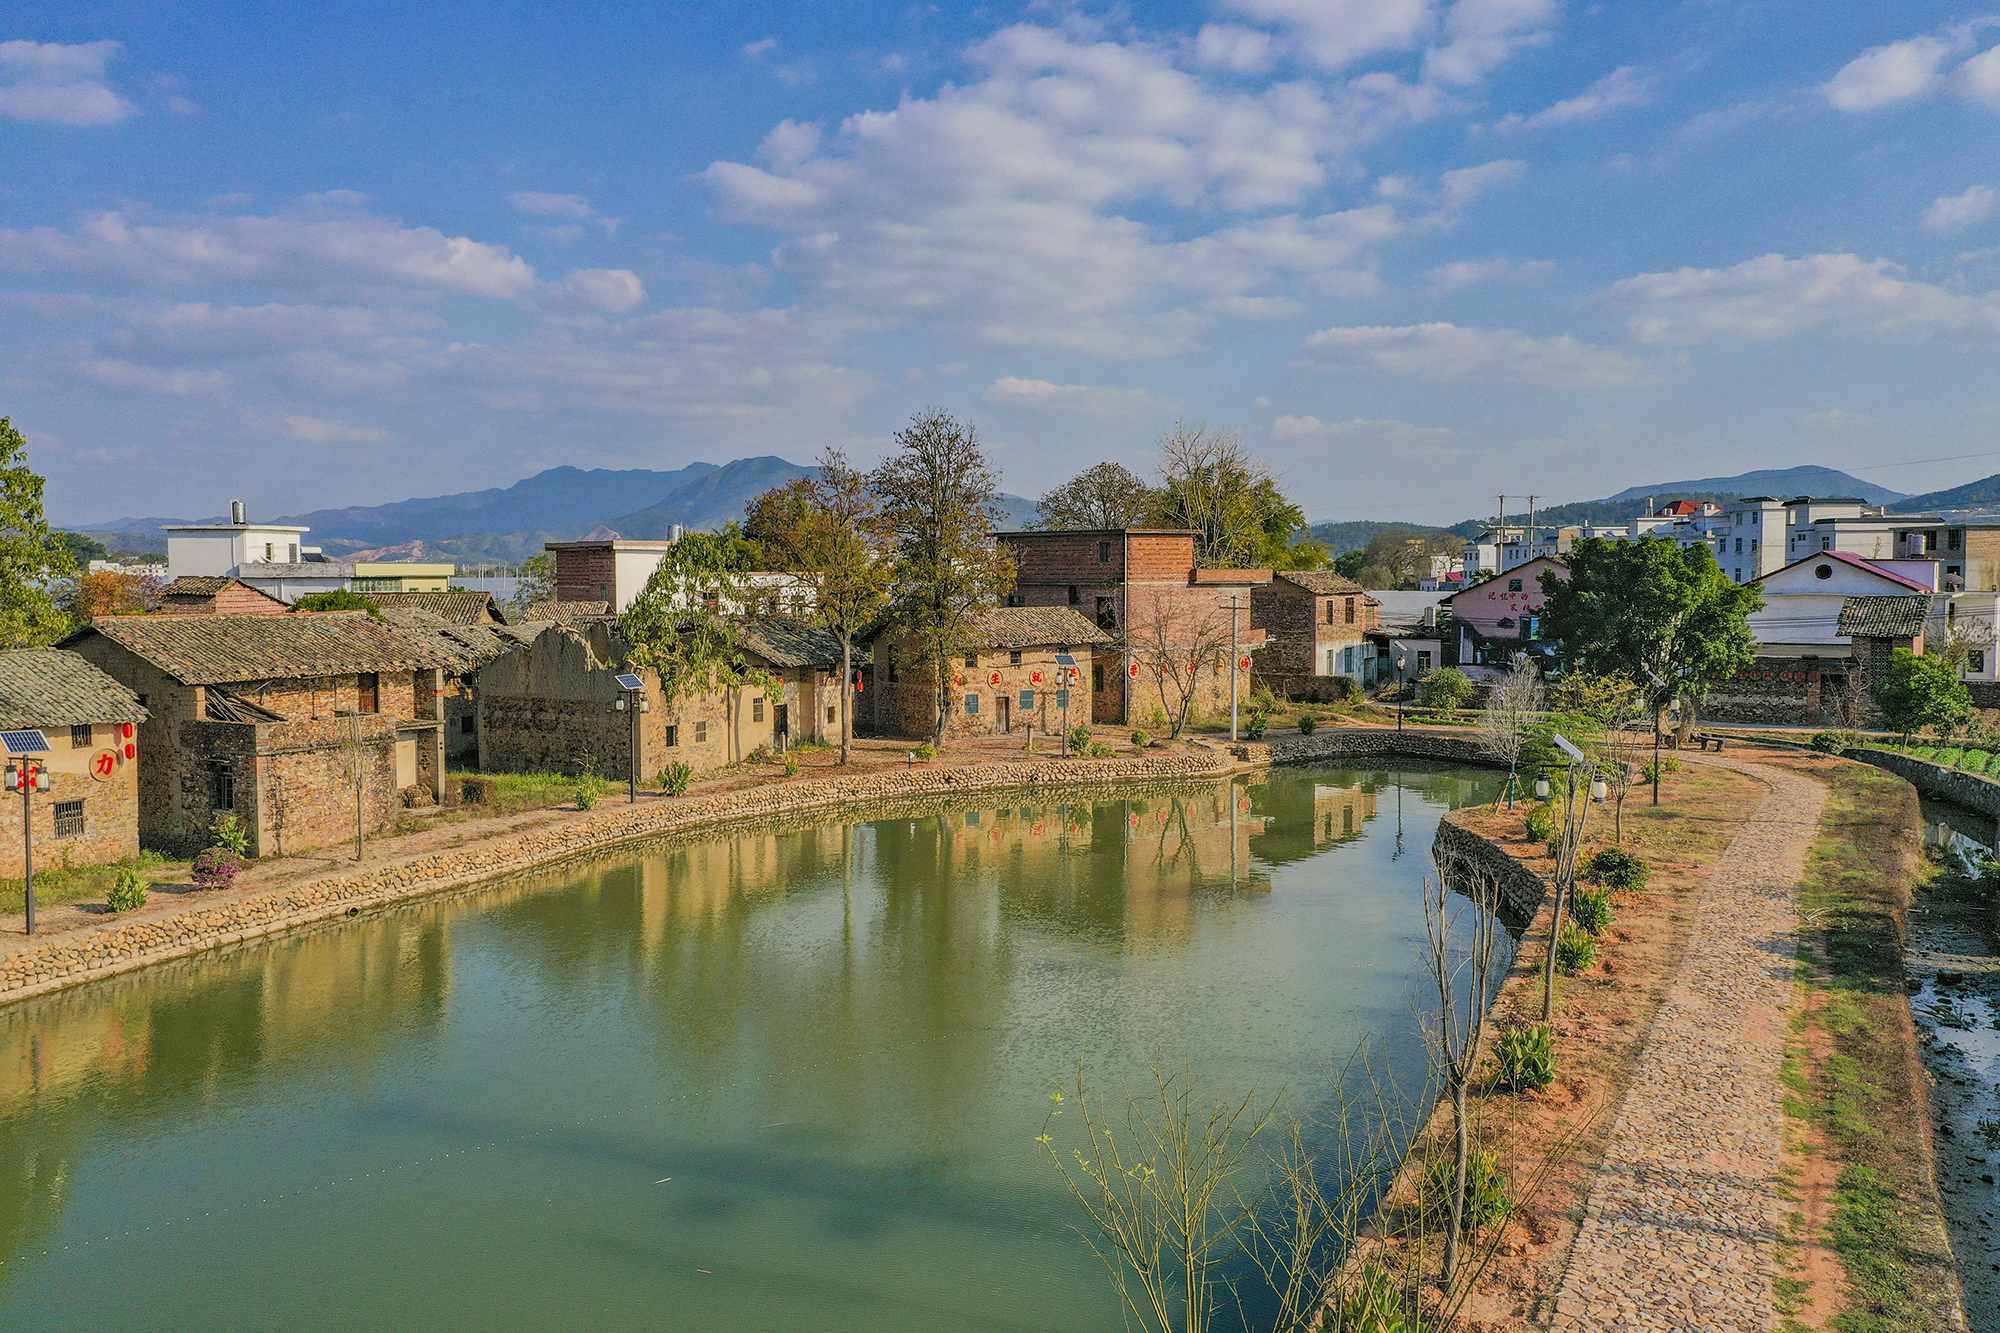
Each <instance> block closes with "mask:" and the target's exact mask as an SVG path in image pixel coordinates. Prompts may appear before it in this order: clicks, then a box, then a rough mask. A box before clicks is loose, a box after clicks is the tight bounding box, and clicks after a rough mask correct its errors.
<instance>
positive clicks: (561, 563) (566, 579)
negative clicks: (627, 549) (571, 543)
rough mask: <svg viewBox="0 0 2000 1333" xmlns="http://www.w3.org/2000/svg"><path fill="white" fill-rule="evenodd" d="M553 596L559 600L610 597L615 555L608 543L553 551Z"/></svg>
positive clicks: (589, 600)
mask: <svg viewBox="0 0 2000 1333" xmlns="http://www.w3.org/2000/svg"><path fill="white" fill-rule="evenodd" d="M554 555H555V558H556V600H557V601H562V602H605V601H610V600H611V593H612V588H613V586H614V578H613V569H614V564H615V558H614V557H613V555H612V551H611V548H610V547H609V546H602V547H591V548H590V549H588V550H582V551H556V552H554Z"/></svg>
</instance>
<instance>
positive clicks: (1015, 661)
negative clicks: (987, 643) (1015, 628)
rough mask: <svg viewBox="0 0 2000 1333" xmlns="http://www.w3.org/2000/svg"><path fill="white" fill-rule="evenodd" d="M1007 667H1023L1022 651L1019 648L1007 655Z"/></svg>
mask: <svg viewBox="0 0 2000 1333" xmlns="http://www.w3.org/2000/svg"><path fill="white" fill-rule="evenodd" d="M1007 665H1008V666H1019V665H1021V650H1020V649H1019V648H1016V649H1015V650H1014V651H1013V652H1011V653H1008V654H1007Z"/></svg>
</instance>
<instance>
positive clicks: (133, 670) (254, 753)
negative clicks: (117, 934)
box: [62, 611, 451, 856]
mask: <svg viewBox="0 0 2000 1333" xmlns="http://www.w3.org/2000/svg"><path fill="white" fill-rule="evenodd" d="M62 646H63V647H65V648H68V649H71V650H73V651H75V652H76V653H79V654H81V655H82V656H83V657H85V658H88V659H89V660H90V661H91V662H92V663H93V664H94V665H96V666H97V667H98V668H99V669H100V670H102V671H103V672H104V673H105V674H106V675H108V676H110V677H111V678H112V679H114V680H116V681H118V682H119V683H120V684H121V685H123V686H125V687H126V688H127V689H129V690H131V691H132V692H133V693H134V694H136V695H137V696H138V700H139V703H140V705H141V706H143V707H144V708H145V709H146V710H147V713H148V716H147V719H146V720H145V721H144V722H143V723H142V724H141V725H140V727H139V736H138V752H139V765H138V767H139V837H140V840H141V841H142V842H143V843H145V845H147V846H148V847H157V848H160V849H162V850H165V851H172V852H177V853H180V854H183V855H191V854H193V853H194V852H197V851H199V850H200V849H201V848H202V847H204V846H206V845H207V830H208V828H209V826H210V824H211V823H212V821H213V819H214V817H215V816H216V815H217V814H219V813H229V814H234V815H236V816H238V817H239V818H241V819H242V821H243V825H244V829H245V831H246V833H247V834H248V835H249V839H250V850H251V853H252V854H253V855H256V856H268V855H273V854H278V855H285V854H290V853H293V852H299V851H304V850H306V849H308V848H313V847H324V846H327V845H329V844H331V843H336V842H340V841H343V840H345V839H348V838H351V837H353V836H354V831H355V825H356V822H357V811H356V804H357V801H356V792H357V788H358V790H359V798H360V800H359V803H360V812H359V821H360V823H361V824H362V826H363V827H364V828H366V829H370V830H373V829H379V828H381V827H383V826H384V825H387V824H389V823H391V822H392V821H393V820H394V819H395V818H396V812H397V810H398V809H399V807H400V806H401V805H402V803H403V796H404V793H405V792H406V791H408V790H409V789H412V788H414V789H416V790H417V791H419V792H423V793H427V794H428V796H429V797H430V798H431V799H436V798H437V796H438V795H439V794H440V793H441V791H442V784H443V780H444V752H443V736H442V730H443V722H442V720H441V719H440V717H439V715H438V714H439V691H440V689H441V688H442V685H441V682H440V668H441V667H443V666H446V665H448V664H449V662H450V660H451V659H449V658H448V657H447V656H446V655H444V654H443V653H440V652H439V651H438V650H436V649H434V648H431V647H427V646H425V645H423V644H421V643H418V642H416V641H413V640H412V639H411V638H410V637H409V636H408V635H406V634H404V633H403V632H402V631H400V630H398V629H396V628H395V627H393V626H391V625H386V624H382V623H380V622H378V621H376V620H374V619H372V618H370V617H369V616H368V615H367V614H366V613H365V612H361V611H337V612H325V613H310V612H292V613H289V614H287V615H281V616H274V615H174V616H158V615H155V616H111V617H106V618H105V619H103V620H99V621H98V622H96V623H95V624H93V625H91V626H90V627H89V628H87V629H83V630H79V631H78V632H77V633H75V634H73V635H71V636H70V637H69V638H68V639H66V640H65V641H64V642H63V645H62ZM357 770H358V771H357Z"/></svg>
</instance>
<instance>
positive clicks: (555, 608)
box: [521, 601, 611, 625]
mask: <svg viewBox="0 0 2000 1333" xmlns="http://www.w3.org/2000/svg"><path fill="white" fill-rule="evenodd" d="M610 614H611V603H609V602H557V601H547V602H530V603H529V604H528V609H527V610H526V611H525V612H523V613H522V615H521V619H522V620H524V621H527V620H552V621H554V622H555V623H556V624H558V625H567V624H569V623H570V622H571V621H573V620H589V619H591V618H592V617H593V616H608V615H610Z"/></svg>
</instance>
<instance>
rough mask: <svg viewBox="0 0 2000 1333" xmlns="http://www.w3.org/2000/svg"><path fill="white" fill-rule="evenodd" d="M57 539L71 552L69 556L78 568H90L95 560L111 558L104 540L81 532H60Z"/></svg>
mask: <svg viewBox="0 0 2000 1333" xmlns="http://www.w3.org/2000/svg"><path fill="white" fill-rule="evenodd" d="M56 540H57V541H59V542H61V543H62V544H63V547H64V549H65V550H67V551H68V552H69V558H70V560H71V561H73V562H74V563H75V565H76V567H77V568H78V569H89V568H90V562H91V561H93V560H109V559H110V558H111V552H110V551H109V550H107V549H106V548H105V545H104V543H103V542H101V541H98V540H97V539H96V538H95V537H86V536H84V535H83V534H82V533H81V532H58V533H57V534H56Z"/></svg>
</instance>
